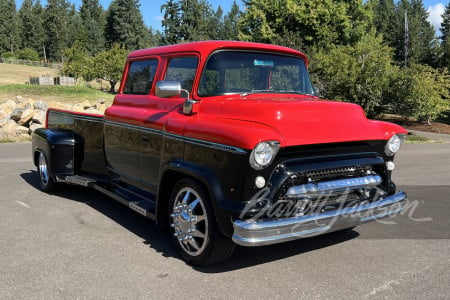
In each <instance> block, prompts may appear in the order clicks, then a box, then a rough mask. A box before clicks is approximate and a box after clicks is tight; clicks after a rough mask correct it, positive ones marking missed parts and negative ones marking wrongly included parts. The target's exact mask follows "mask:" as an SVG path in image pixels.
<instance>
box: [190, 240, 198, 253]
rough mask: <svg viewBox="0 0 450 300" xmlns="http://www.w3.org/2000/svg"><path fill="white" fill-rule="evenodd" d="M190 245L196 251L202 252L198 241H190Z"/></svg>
mask: <svg viewBox="0 0 450 300" xmlns="http://www.w3.org/2000/svg"><path fill="white" fill-rule="evenodd" d="M188 244H189V245H190V246H191V247H192V248H194V250H195V251H198V250H200V246H199V245H198V244H197V241H196V240H195V239H190V240H189V241H188Z"/></svg>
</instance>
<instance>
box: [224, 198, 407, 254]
mask: <svg viewBox="0 0 450 300" xmlns="http://www.w3.org/2000/svg"><path fill="white" fill-rule="evenodd" d="M407 204H408V198H407V196H406V194H405V193H404V192H403V191H400V192H398V193H396V194H394V195H391V196H388V197H386V198H385V199H382V200H379V201H376V202H373V203H369V204H364V205H360V206H352V207H346V208H342V209H338V210H335V211H328V212H323V213H317V214H313V215H307V216H299V217H292V218H286V219H261V220H253V219H249V220H236V221H234V222H233V226H234V234H233V237H232V238H233V241H234V242H235V243H236V244H238V245H242V246H261V245H270V244H277V243H281V242H286V241H291V240H295V239H300V238H306V237H311V236H316V235H320V234H323V233H326V232H333V231H337V230H341V229H346V228H351V227H354V226H357V225H360V224H363V223H367V222H371V221H375V220H376V219H382V218H386V217H389V216H393V215H395V214H398V213H400V212H402V211H403V210H404V209H405V208H406V206H407Z"/></svg>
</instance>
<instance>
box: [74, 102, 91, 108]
mask: <svg viewBox="0 0 450 300" xmlns="http://www.w3.org/2000/svg"><path fill="white" fill-rule="evenodd" d="M77 105H79V106H82V107H83V109H88V108H90V107H92V106H93V105H92V104H91V103H89V101H87V100H84V101H83V102H81V103H79V104H77Z"/></svg>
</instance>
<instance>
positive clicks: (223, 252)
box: [169, 178, 235, 266]
mask: <svg viewBox="0 0 450 300" xmlns="http://www.w3.org/2000/svg"><path fill="white" fill-rule="evenodd" d="M169 205H170V222H171V233H172V238H173V241H174V243H175V246H176V247H177V248H178V251H179V252H180V254H181V256H182V258H183V259H184V260H185V261H186V262H187V263H188V264H190V265H203V266H206V265H212V264H214V263H217V262H219V261H222V260H225V259H226V258H228V257H229V256H230V255H231V254H232V253H233V251H234V248H235V244H234V243H233V242H232V241H231V239H229V238H226V237H225V236H224V235H222V233H221V232H220V230H219V228H218V225H217V222H216V220H215V216H214V212H213V209H212V205H211V202H210V199H209V196H208V194H207V193H206V191H205V189H204V188H203V187H202V186H201V185H199V184H198V183H197V182H195V181H193V180H191V179H188V178H186V179H182V180H180V181H179V182H178V183H177V184H176V186H175V189H174V191H173V193H172V196H171V199H170V203H169Z"/></svg>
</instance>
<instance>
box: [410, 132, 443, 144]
mask: <svg viewBox="0 0 450 300" xmlns="http://www.w3.org/2000/svg"><path fill="white" fill-rule="evenodd" d="M443 143H445V141H442V140H433V139H429V138H427V137H424V136H421V135H415V134H410V135H408V138H407V139H406V141H405V144H443Z"/></svg>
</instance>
